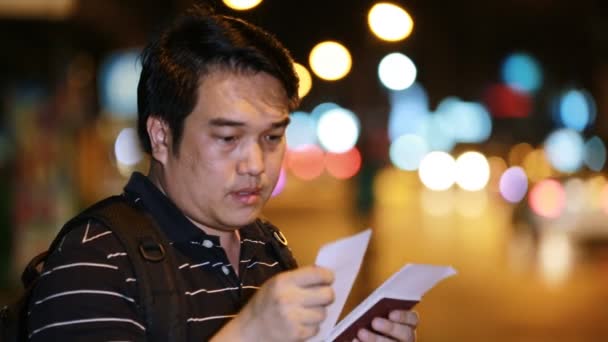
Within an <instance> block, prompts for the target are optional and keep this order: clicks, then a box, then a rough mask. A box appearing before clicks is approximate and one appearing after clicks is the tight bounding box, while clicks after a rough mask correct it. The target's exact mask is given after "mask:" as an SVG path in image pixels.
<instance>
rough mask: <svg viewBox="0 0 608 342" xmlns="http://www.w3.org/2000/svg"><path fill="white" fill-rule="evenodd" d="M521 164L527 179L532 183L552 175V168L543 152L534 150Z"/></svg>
mask: <svg viewBox="0 0 608 342" xmlns="http://www.w3.org/2000/svg"><path fill="white" fill-rule="evenodd" d="M522 164H523V165H522V167H523V168H524V170H525V171H526V174H527V175H528V179H530V181H531V182H533V183H535V182H538V181H540V180H543V179H545V178H548V177H551V176H553V175H554V171H553V168H552V167H551V164H549V161H548V160H547V157H546V155H545V152H544V151H543V150H540V149H535V150H533V151H532V152H530V153H528V155H526V157H525V158H524V160H523V163H522Z"/></svg>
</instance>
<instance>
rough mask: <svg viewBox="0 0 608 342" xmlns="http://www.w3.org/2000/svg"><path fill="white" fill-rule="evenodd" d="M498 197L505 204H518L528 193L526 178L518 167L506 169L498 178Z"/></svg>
mask: <svg viewBox="0 0 608 342" xmlns="http://www.w3.org/2000/svg"><path fill="white" fill-rule="evenodd" d="M499 188H500V195H501V196H502V198H504V199H505V200H506V201H507V202H510V203H518V202H520V201H521V200H522V199H523V198H524V197H525V196H526V192H527V191H528V176H526V172H525V171H524V169H522V168H521V167H519V166H512V167H510V168H508V169H507V170H506V171H505V172H504V173H503V174H502V176H501V177H500V185H499Z"/></svg>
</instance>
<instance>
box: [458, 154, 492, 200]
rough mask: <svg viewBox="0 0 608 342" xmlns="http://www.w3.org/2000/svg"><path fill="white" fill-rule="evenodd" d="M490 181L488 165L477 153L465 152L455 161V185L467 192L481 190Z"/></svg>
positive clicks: (484, 158) (481, 155)
mask: <svg viewBox="0 0 608 342" xmlns="http://www.w3.org/2000/svg"><path fill="white" fill-rule="evenodd" d="M489 179H490V165H489V164H488V161H487V159H486V157H484V155H483V154H481V153H479V152H474V151H470V152H465V153H463V154H461V155H460V156H459V157H458V158H457V159H456V184H457V185H458V186H459V187H460V188H462V189H463V190H467V191H478V190H481V189H483V188H484V187H485V186H486V185H487V184H488V180H489Z"/></svg>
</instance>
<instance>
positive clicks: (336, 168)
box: [325, 147, 361, 179]
mask: <svg viewBox="0 0 608 342" xmlns="http://www.w3.org/2000/svg"><path fill="white" fill-rule="evenodd" d="M325 168H326V169H327V172H328V173H329V174H330V175H332V176H334V177H335V178H337V179H348V178H351V177H353V176H354V175H356V174H357V172H359V170H360V169H361V153H360V152H359V150H358V149H357V148H356V147H355V148H352V149H350V150H348V151H346V152H344V153H332V152H327V153H326V154H325Z"/></svg>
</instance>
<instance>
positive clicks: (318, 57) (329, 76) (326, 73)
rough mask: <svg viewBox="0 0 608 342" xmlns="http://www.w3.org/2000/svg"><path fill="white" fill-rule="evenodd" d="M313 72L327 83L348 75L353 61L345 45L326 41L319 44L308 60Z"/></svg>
mask: <svg viewBox="0 0 608 342" xmlns="http://www.w3.org/2000/svg"><path fill="white" fill-rule="evenodd" d="M308 62H309V63H310V67H311V69H312V71H313V72H314V73H315V75H317V76H318V77H319V78H321V79H324V80H326V81H336V80H339V79H341V78H343V77H344V76H346V75H347V74H348V72H349V71H350V68H351V66H352V59H351V56H350V52H348V49H346V47H344V45H342V44H340V43H338V42H334V41H325V42H322V43H319V44H317V45H316V46H315V47H314V48H313V49H312V51H310V56H309V59H308Z"/></svg>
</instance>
